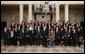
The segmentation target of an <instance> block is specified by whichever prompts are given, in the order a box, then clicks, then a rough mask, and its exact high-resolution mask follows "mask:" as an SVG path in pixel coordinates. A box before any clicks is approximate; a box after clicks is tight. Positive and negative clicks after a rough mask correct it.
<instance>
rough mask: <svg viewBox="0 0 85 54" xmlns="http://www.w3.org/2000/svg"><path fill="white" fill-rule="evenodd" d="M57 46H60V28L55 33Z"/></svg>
mask: <svg viewBox="0 0 85 54" xmlns="http://www.w3.org/2000/svg"><path fill="white" fill-rule="evenodd" d="M55 45H58V46H59V31H58V28H57V29H56V32H55Z"/></svg>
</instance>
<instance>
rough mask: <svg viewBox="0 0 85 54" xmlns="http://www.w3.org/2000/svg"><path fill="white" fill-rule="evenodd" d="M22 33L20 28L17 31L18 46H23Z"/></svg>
mask: <svg viewBox="0 0 85 54" xmlns="http://www.w3.org/2000/svg"><path fill="white" fill-rule="evenodd" d="M20 32H21V30H20V27H18V29H17V44H18V45H21V35H20Z"/></svg>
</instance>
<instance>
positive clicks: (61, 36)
mask: <svg viewBox="0 0 85 54" xmlns="http://www.w3.org/2000/svg"><path fill="white" fill-rule="evenodd" d="M59 35H60V43H61V44H63V42H64V31H63V28H61V31H60V34H59Z"/></svg>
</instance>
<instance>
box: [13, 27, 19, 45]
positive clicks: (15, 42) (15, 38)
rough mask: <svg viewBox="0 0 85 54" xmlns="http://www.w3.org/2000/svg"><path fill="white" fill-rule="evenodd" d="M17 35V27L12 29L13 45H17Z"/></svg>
mask: <svg viewBox="0 0 85 54" xmlns="http://www.w3.org/2000/svg"><path fill="white" fill-rule="evenodd" d="M17 36H18V32H17V27H16V28H15V29H14V40H13V42H14V45H15V46H16V45H17Z"/></svg>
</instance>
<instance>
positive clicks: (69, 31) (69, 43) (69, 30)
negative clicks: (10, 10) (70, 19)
mask: <svg viewBox="0 0 85 54" xmlns="http://www.w3.org/2000/svg"><path fill="white" fill-rule="evenodd" d="M70 36H71V29H70V28H69V29H68V46H71V42H70Z"/></svg>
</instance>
